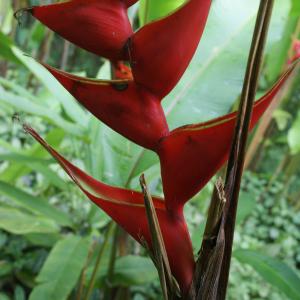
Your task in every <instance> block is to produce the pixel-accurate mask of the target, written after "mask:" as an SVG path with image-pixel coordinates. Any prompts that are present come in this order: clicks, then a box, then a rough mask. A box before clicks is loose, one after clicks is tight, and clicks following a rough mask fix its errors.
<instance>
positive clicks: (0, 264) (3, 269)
mask: <svg viewBox="0 0 300 300" xmlns="http://www.w3.org/2000/svg"><path fill="white" fill-rule="evenodd" d="M12 270H13V265H12V264H11V263H10V262H7V261H5V260H0V277H3V276H7V275H10V273H11V272H12ZM0 299H1V298H0Z"/></svg>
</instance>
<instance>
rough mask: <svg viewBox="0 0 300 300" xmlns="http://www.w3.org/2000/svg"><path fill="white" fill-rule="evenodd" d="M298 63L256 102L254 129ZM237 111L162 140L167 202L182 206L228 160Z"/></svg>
mask: <svg viewBox="0 0 300 300" xmlns="http://www.w3.org/2000/svg"><path fill="white" fill-rule="evenodd" d="M294 67H295V65H293V66H292V67H291V68H289V70H288V71H287V72H286V73H285V74H283V75H282V77H281V78H280V80H279V81H278V82H277V83H276V84H275V85H274V86H273V88H272V89H271V90H270V91H269V92H268V93H267V94H266V95H265V96H263V97H262V98H260V99H259V100H258V101H256V102H255V105H254V108H253V114H252V119H251V125H250V127H251V129H252V128H253V127H254V125H255V124H256V123H257V122H258V120H259V118H260V117H261V116H262V114H263V113H264V112H265V110H266V109H267V108H268V106H269V105H270V103H271V101H272V100H273V99H274V97H275V95H276V94H277V92H278V91H279V89H280V88H281V86H282V85H283V84H284V82H285V81H286V79H287V78H288V76H289V75H290V73H291V72H292V70H293V69H294ZM236 116H237V114H236V112H234V113H231V114H228V115H225V116H222V117H220V118H217V119H214V120H211V121H209V122H205V123H200V124H195V125H187V126H184V127H180V128H177V129H175V130H173V131H172V132H170V135H169V136H167V137H166V138H164V139H163V140H162V141H161V142H160V147H159V150H158V154H159V157H160V163H161V174H162V181H163V188H164V194H165V199H166V205H167V206H168V208H169V209H172V210H175V211H177V210H181V209H182V206H183V205H184V203H185V202H186V201H188V200H189V199H190V198H191V197H193V196H194V195H195V194H196V193H197V192H199V190H200V189H201V188H202V187H203V186H204V185H205V184H206V183H207V182H208V181H209V180H210V179H211V177H212V176H213V175H214V174H215V173H216V172H217V171H218V170H219V168H220V167H221V166H222V165H223V164H224V163H225V162H226V160H227V158H228V155H229V151H230V145H231V141H232V138H233V133H234V126H235V122H236Z"/></svg>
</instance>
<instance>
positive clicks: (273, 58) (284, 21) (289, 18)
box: [264, 0, 300, 82]
mask: <svg viewBox="0 0 300 300" xmlns="http://www.w3.org/2000/svg"><path fill="white" fill-rule="evenodd" d="M297 5H299V1H298V0H293V1H292V5H290V1H278V3H277V5H276V6H275V8H277V10H275V11H274V13H273V17H272V19H273V20H276V21H277V23H278V25H277V27H278V30H277V32H278V31H280V28H282V29H284V30H283V33H282V34H278V35H277V37H276V39H277V40H276V41H275V43H274V45H273V46H272V47H271V48H270V49H269V51H268V53H267V57H266V63H265V68H264V73H265V74H266V77H267V79H268V80H269V81H270V82H273V81H275V80H276V78H277V77H278V74H279V73H280V72H281V71H282V69H283V67H284V66H285V65H286V63H287V60H288V52H289V49H290V47H291V42H292V40H291V36H292V35H293V33H294V32H295V29H296V27H297V23H298V19H299V14H300V12H299V13H298V14H297V13H296V11H297V7H296V6H297ZM287 8H289V10H288V9H287ZM282 11H287V12H288V13H286V14H282Z"/></svg>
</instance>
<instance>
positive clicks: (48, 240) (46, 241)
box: [24, 233, 61, 248]
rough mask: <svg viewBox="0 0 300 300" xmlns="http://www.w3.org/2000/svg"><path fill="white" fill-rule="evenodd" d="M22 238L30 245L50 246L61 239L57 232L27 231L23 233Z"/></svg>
mask: <svg viewBox="0 0 300 300" xmlns="http://www.w3.org/2000/svg"><path fill="white" fill-rule="evenodd" d="M24 238H25V239H26V240H27V241H29V242H30V243H31V244H32V245H35V246H41V247H46V248H48V247H51V248H52V247H53V245H54V244H55V243H57V242H58V241H59V240H60V239H61V236H60V234H59V233H48V234H44V233H29V234H25V235H24Z"/></svg>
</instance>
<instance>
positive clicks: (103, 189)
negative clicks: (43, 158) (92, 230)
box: [24, 125, 194, 292]
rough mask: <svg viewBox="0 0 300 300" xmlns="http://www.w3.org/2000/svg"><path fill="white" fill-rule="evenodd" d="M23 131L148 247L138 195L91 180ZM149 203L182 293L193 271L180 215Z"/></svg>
mask: <svg viewBox="0 0 300 300" xmlns="http://www.w3.org/2000/svg"><path fill="white" fill-rule="evenodd" d="M24 129H25V130H26V132H28V133H29V134H30V135H31V136H32V137H34V138H35V139H36V140H37V141H38V142H39V143H40V144H41V145H42V146H43V147H45V149H46V150H47V151H48V152H49V153H50V154H51V155H52V156H53V157H54V158H55V159H56V160H57V161H58V163H59V164H60V165H61V166H62V168H63V169H64V170H65V171H66V173H67V174H68V175H69V176H70V177H71V178H72V180H73V181H74V182H75V183H76V184H77V185H78V187H79V188H80V189H81V190H82V191H83V192H84V193H85V194H86V196H87V197H88V198H89V199H90V200H92V201H93V202H94V203H95V204H96V205H98V206H99V207H100V208H101V209H103V210H104V211H105V212H106V213H107V214H108V215H109V216H110V217H111V218H112V219H113V220H114V221H116V222H117V223H118V224H119V225H121V226H122V227H123V228H124V229H125V230H126V231H127V232H128V233H129V234H130V235H131V236H132V237H134V239H135V240H137V241H138V242H139V243H141V244H142V245H144V243H145V242H146V243H147V245H148V246H149V247H150V248H151V235H150V230H149V226H148V221H147V218H146V210H145V207H144V198H143V194H142V193H139V192H136V191H131V190H127V189H122V188H117V187H112V186H109V185H106V184H104V183H102V182H100V181H97V180H95V179H94V178H92V177H91V176H89V175H87V174H86V173H84V172H83V171H82V170H80V169H79V168H77V167H76V166H74V165H73V164H72V163H70V162H69V161H68V160H66V159H65V158H64V157H63V156H61V155H60V154H59V153H58V152H56V151H55V150H54V149H53V148H52V147H51V146H50V145H49V144H47V143H46V142H45V141H44V140H43V139H42V138H41V137H40V136H39V135H38V134H37V132H35V131H34V130H33V129H32V128H31V127H29V126H27V125H24ZM153 203H154V207H155V210H156V213H157V217H158V220H159V224H160V227H161V230H162V235H163V239H164V242H165V245H166V251H167V254H168V257H169V261H170V267H171V268H172V271H173V274H174V276H175V277H176V278H177V280H178V282H179V283H180V286H181V289H182V291H184V292H187V290H188V288H189V286H190V283H191V280H192V276H193V272H194V257H193V249H192V244H191V240H190V236H189V233H188V229H187V226H186V223H185V220H184V217H183V214H180V215H177V216H176V218H175V217H173V216H172V215H171V214H169V213H168V212H167V210H166V207H165V203H164V201H163V199H161V198H157V197H153Z"/></svg>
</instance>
